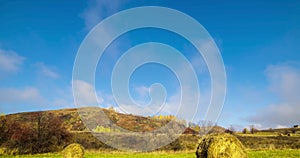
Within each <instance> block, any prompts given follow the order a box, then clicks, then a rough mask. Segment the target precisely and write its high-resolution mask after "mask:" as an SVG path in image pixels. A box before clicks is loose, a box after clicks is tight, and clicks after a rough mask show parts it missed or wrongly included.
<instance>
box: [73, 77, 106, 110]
mask: <svg viewBox="0 0 300 158" xmlns="http://www.w3.org/2000/svg"><path fill="white" fill-rule="evenodd" d="M73 90H74V99H75V102H76V104H77V105H78V106H87V105H90V106H91V105H98V104H101V103H102V102H103V99H102V98H101V97H98V99H97V97H95V96H97V94H95V89H94V87H93V86H92V85H91V84H90V83H87V82H85V81H82V80H75V81H73Z"/></svg>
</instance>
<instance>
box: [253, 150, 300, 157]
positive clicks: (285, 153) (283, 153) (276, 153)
mask: <svg viewBox="0 0 300 158" xmlns="http://www.w3.org/2000/svg"><path fill="white" fill-rule="evenodd" d="M248 155H249V158H268V157H271V158H293V157H295V158H296V157H300V150H259V151H248Z"/></svg>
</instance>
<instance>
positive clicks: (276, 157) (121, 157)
mask: <svg viewBox="0 0 300 158" xmlns="http://www.w3.org/2000/svg"><path fill="white" fill-rule="evenodd" d="M247 152H248V155H249V158H296V157H300V150H257V151H256V150H249V151H247ZM1 157H4V158H11V157H20V158H21V157H22V158H23V157H24V158H50V157H51V158H52V157H53V158H62V156H61V154H59V153H48V154H36V155H20V156H1ZM84 157H85V158H98V157H104V158H105V157H106V158H169V157H170V158H171V157H172V158H195V157H196V155H195V153H194V152H193V151H188V152H176V153H174V152H150V153H127V152H114V151H112V152H101V151H99V152H97V151H92V152H87V153H86V154H85V156H84Z"/></svg>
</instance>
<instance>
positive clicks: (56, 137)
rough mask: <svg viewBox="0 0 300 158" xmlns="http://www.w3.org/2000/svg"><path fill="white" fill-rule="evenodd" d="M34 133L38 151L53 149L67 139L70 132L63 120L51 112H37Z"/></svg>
mask: <svg viewBox="0 0 300 158" xmlns="http://www.w3.org/2000/svg"><path fill="white" fill-rule="evenodd" d="M35 129H36V133H37V143H36V144H37V146H39V149H37V152H38V153H43V152H49V151H53V150H54V151H55V150H57V149H58V147H59V146H61V145H63V142H65V141H66V140H68V138H69V137H70V133H69V132H68V131H67V129H66V127H65V126H64V122H63V120H62V119H61V118H60V117H59V116H57V115H55V114H53V113H44V112H41V113H38V114H37V116H36V127H35Z"/></svg>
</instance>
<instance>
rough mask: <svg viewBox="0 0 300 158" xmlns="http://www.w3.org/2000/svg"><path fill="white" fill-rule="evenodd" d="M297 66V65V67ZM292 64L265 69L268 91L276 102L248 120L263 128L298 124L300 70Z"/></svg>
mask: <svg viewBox="0 0 300 158" xmlns="http://www.w3.org/2000/svg"><path fill="white" fill-rule="evenodd" d="M298 66H299V65H298ZM298 66H297V65H293V64H279V65H271V66H269V67H268V68H267V69H266V76H267V78H268V80H269V82H270V86H269V89H270V90H271V92H273V93H274V94H275V95H276V96H277V97H278V100H279V101H278V102H277V103H273V104H271V105H269V106H266V107H264V108H262V109H259V111H258V112H257V113H256V114H255V115H252V116H250V117H249V118H248V120H249V121H250V122H255V123H260V124H262V125H263V126H267V127H268V126H271V127H280V126H291V125H293V124H299V123H300V118H299V116H300V110H299V107H300V105H299V103H300V98H299V94H300V69H299V67H298Z"/></svg>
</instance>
